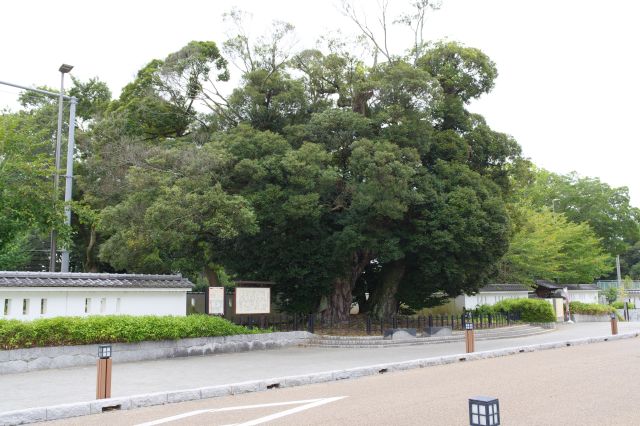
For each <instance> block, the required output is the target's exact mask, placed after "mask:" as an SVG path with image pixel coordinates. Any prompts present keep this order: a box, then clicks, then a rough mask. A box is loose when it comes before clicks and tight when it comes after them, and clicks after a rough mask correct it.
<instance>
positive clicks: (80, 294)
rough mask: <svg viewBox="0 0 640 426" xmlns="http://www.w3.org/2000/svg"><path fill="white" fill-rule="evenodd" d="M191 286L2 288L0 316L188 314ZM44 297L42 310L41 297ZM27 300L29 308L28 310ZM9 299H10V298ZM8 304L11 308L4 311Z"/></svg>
mask: <svg viewBox="0 0 640 426" xmlns="http://www.w3.org/2000/svg"><path fill="white" fill-rule="evenodd" d="M187 290H188V289H105V288H71V287H67V288H65V287H59V288H42V287H40V288H34V287H21V288H16V287H4V288H0V318H4V319H20V320H32V319H37V318H52V317H58V316H88V315H135V316H139V315H173V316H185V315H186V293H187ZM43 299H44V300H45V301H46V302H45V306H44V308H45V309H44V312H42V308H43V305H42V300H43ZM25 300H27V301H28V302H27V305H28V306H27V308H28V309H27V310H26V312H25V310H24V307H25V302H24V301H25ZM7 301H8V302H7ZM5 306H7V308H8V312H6V313H5Z"/></svg>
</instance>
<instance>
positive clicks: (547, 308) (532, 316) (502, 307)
mask: <svg viewBox="0 0 640 426" xmlns="http://www.w3.org/2000/svg"><path fill="white" fill-rule="evenodd" d="M493 310H494V312H501V313H504V314H506V313H510V314H516V315H519V316H520V320H521V321H524V322H555V320H556V317H555V315H554V313H553V307H552V306H551V304H550V303H549V302H547V301H545V300H541V299H505V300H501V301H500V302H498V303H496V304H495V305H493Z"/></svg>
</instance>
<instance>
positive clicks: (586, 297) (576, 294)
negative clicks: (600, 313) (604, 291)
mask: <svg viewBox="0 0 640 426" xmlns="http://www.w3.org/2000/svg"><path fill="white" fill-rule="evenodd" d="M569 299H570V300H571V302H582V303H598V290H569Z"/></svg>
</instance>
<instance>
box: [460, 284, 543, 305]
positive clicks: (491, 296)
mask: <svg viewBox="0 0 640 426" xmlns="http://www.w3.org/2000/svg"><path fill="white" fill-rule="evenodd" d="M530 291H531V290H530V289H529V287H527V286H525V285H523V284H488V285H486V286H484V287H482V288H481V289H480V290H478V292H477V293H476V294H462V295H460V296H458V297H456V298H455V305H456V308H457V309H462V308H464V309H467V310H473V309H476V308H477V307H478V306H481V305H495V304H496V303H498V302H500V301H501V300H505V299H526V298H528V297H529V292H530Z"/></svg>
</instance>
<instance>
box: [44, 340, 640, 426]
mask: <svg viewBox="0 0 640 426" xmlns="http://www.w3.org/2000/svg"><path fill="white" fill-rule="evenodd" d="M638 343H639V342H638V339H627V340H620V341H609V342H606V343H598V344H593V345H582V346H576V347H564V348H561V349H556V350H552V351H539V352H530V353H523V354H518V355H516V356H510V357H503V358H492V359H484V360H479V361H475V362H469V363H456V364H449V365H440V366H435V367H430V368H420V369H414V370H409V371H400V372H396V373H392V374H384V375H373V376H368V377H362V378H360V379H358V380H346V381H345V380H343V381H337V382H327V383H320V384H313V385H308V386H300V387H295V388H285V389H274V390H270V391H267V392H257V393H248V394H243V395H232V396H226V397H221V398H216V399H207V400H200V401H190V402H184V403H178V404H170V405H162V406H155V407H145V408H140V409H137V410H133V411H120V412H111V413H104V414H100V415H94V416H88V417H78V418H73V419H65V420H62V421H59V422H53V423H52V424H51V426H54V425H65V426H92V425H94V426H101V425H114V426H121V425H138V426H143V425H144V426H151V425H159V424H167V425H175V426H178V425H185V426H186V425H205V424H206V425H230V424H235V425H257V424H269V425H296V426H297V425H444V426H448V425H458V426H459V425H464V424H469V423H468V420H469V418H468V414H467V413H468V405H467V400H468V398H470V397H473V396H477V395H487V396H493V397H497V398H499V401H500V414H501V420H502V424H504V425H523V426H529V425H594V426H595V425H637V424H638V415H637V409H636V401H637V395H638V393H640V381H638V380H635V379H634V378H636V377H638V376H640V363H638V362H635V360H637V359H638V358H639V357H640V345H639V344H638ZM314 400H316V401H317V402H316V403H315V406H312V404H314V403H313V402H311V401H314ZM296 410H297V411H296ZM47 424H49V423H47Z"/></svg>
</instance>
